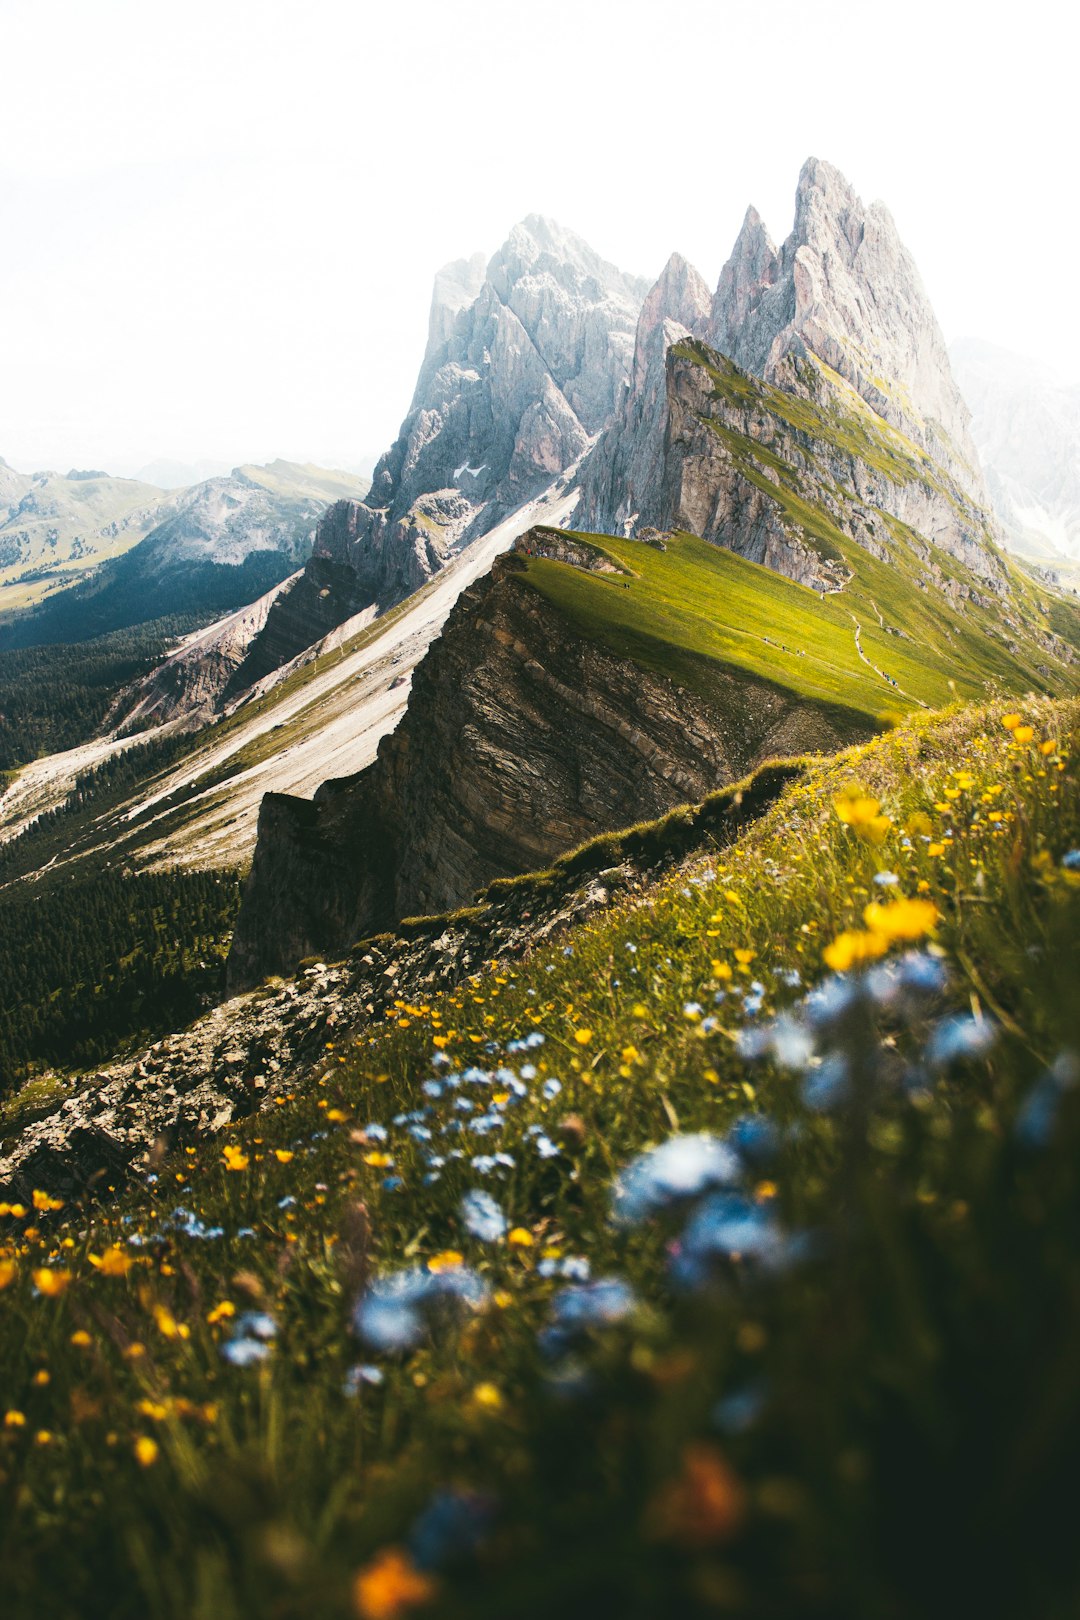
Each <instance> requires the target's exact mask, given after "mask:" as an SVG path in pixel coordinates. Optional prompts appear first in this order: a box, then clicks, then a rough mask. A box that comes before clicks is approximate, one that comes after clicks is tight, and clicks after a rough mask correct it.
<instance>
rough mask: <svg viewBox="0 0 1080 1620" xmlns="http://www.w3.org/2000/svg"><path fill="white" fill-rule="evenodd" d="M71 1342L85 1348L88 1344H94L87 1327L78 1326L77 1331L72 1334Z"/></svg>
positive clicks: (81, 1348) (78, 1347)
mask: <svg viewBox="0 0 1080 1620" xmlns="http://www.w3.org/2000/svg"><path fill="white" fill-rule="evenodd" d="M71 1342H72V1344H73V1345H75V1346H76V1348H77V1349H79V1350H85V1349H86V1347H87V1345H90V1344H93V1342H94V1341H93V1339H91V1337H90V1335H89V1333H87V1331H86V1329H85V1328H76V1329H75V1332H74V1333H73V1334H72V1335H71Z"/></svg>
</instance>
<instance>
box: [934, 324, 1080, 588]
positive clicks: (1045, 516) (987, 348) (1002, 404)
mask: <svg viewBox="0 0 1080 1620" xmlns="http://www.w3.org/2000/svg"><path fill="white" fill-rule="evenodd" d="M951 355H952V362H953V367H954V369H955V371H956V376H957V380H958V381H959V383H960V387H961V389H962V390H963V393H964V396H965V398H966V399H967V402H968V404H969V405H970V407H971V410H972V413H973V420H972V431H973V433H974V437H975V443H976V445H977V446H978V450H979V454H980V456H981V457H982V461H983V465H984V467H985V468H986V474H987V482H988V484H989V487H990V493H991V496H992V498H993V502H994V506H995V509H996V510H997V513H998V515H999V516H1000V518H1001V521H1002V523H1003V524H1004V526H1005V528H1006V530H1007V532H1008V534H1009V538H1010V540H1011V542H1012V544H1013V545H1014V547H1015V548H1016V550H1018V551H1020V552H1022V553H1023V554H1024V555H1025V556H1028V557H1032V558H1034V559H1036V560H1037V561H1040V562H1043V563H1047V564H1049V565H1051V566H1054V565H1055V564H1060V563H1066V564H1068V563H1072V564H1076V563H1080V386H1078V385H1076V384H1073V385H1072V386H1069V385H1067V384H1064V383H1062V382H1061V380H1060V378H1058V377H1057V376H1055V374H1054V372H1053V371H1051V369H1050V368H1049V366H1045V365H1040V364H1039V362H1038V361H1035V360H1028V359H1025V358H1024V357H1023V356H1021V355H1018V354H1011V353H1009V351H1008V350H1007V349H1001V348H998V347H997V346H996V345H995V344H993V343H985V342H982V341H981V340H980V339H978V338H961V339H960V340H959V341H958V342H956V343H954V344H953V346H952V349H951Z"/></svg>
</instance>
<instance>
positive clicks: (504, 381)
mask: <svg viewBox="0 0 1080 1620" xmlns="http://www.w3.org/2000/svg"><path fill="white" fill-rule="evenodd" d="M647 291H648V283H647V281H643V280H640V279H638V278H637V277H634V276H629V275H626V274H625V273H624V272H623V271H621V270H619V269H617V268H616V266H615V265H612V264H609V263H607V262H606V260H604V259H602V258H601V257H600V255H599V254H598V253H596V252H594V250H593V249H592V248H591V247H590V246H589V245H588V243H587V242H584V241H583V240H582V239H581V237H579V236H576V235H575V234H574V233H573V232H572V231H569V230H566V229H565V228H564V227H563V226H561V225H557V224H555V223H554V222H553V221H552V220H549V219H545V218H543V217H542V216H541V215H539V214H530V215H529V216H528V217H527V218H526V219H524V220H522V221H521V223H520V224H518V225H515V226H514V228H513V229H512V231H511V232H510V235H509V236H508V237H507V239H506V241H505V242H504V243H503V245H502V247H500V248H499V250H498V252H497V253H496V254H495V255H494V256H493V258H492V259H491V260H490V261H489V263H488V264H487V266H486V268H485V269H484V270H483V271H481V265H480V261H479V260H478V259H477V258H475V257H474V258H472V259H459V260H456V261H454V262H453V263H452V264H449V265H446V266H445V267H444V268H443V269H442V270H440V271H439V273H438V275H437V276H436V278H435V288H434V294H433V298H432V304H431V313H430V317H429V322H428V344H427V350H426V353H425V356H424V361H423V364H422V366H421V369H420V374H419V377H418V379H417V384H416V390H415V393H414V395H413V402H412V406H411V408H410V410H409V414H408V415H407V416H406V418H405V420H404V422H403V423H402V424H401V428H400V430H399V433H398V437H397V439H396V440H395V441H394V443H393V444H392V445H391V447H390V449H389V450H388V451H387V452H386V454H385V455H384V456H382V457H381V459H380V461H379V463H378V465H377V466H376V468H375V472H374V474H373V476H372V482H371V489H370V492H369V494H368V496H367V498H366V499H365V500H364V501H351V502H346V503H341V504H339V505H338V506H336V507H334V508H333V509H332V510H331V511H330V512H329V513H328V514H327V517H326V520H325V521H324V523H323V524H322V526H321V527H320V530H319V533H318V535H317V536H316V541H315V548H314V553H313V556H312V560H311V563H310V564H309V566H308V569H307V570H306V572H305V574H304V576H303V577H302V578H301V579H300V580H299V581H298V582H297V584H296V585H295V586H294V587H293V588H292V589H291V590H289V591H287V592H285V593H284V594H283V595H282V596H281V598H280V599H279V600H278V602H276V603H275V605H274V608H273V610H272V613H271V617H270V620H269V621H268V622H267V626H266V629H265V632H264V640H265V642H266V644H267V645H268V646H270V645H272V647H273V649H274V652H273V657H274V659H275V660H278V661H280V658H281V655H282V653H283V651H286V650H287V651H288V655H289V656H292V655H294V654H295V653H298V652H300V651H301V650H302V649H303V648H304V647H306V646H307V645H308V643H309V642H310V641H311V640H312V637H313V635H314V634H323V633H325V631H326V630H328V629H329V628H330V627H331V625H332V624H338V623H341V622H342V621H343V620H344V619H346V618H348V617H350V616H351V615H353V614H355V613H357V612H359V611H360V610H361V609H362V608H365V607H368V606H370V605H372V604H377V605H378V606H379V607H380V608H386V607H390V606H392V605H393V604H394V603H396V602H399V601H401V600H402V599H403V598H404V597H405V596H408V595H409V593H410V592H411V591H414V590H416V589H418V587H420V586H421V585H423V584H424V583H425V582H426V581H427V580H428V579H430V578H431V577H432V575H433V574H435V573H437V572H438V571H439V570H440V569H441V568H442V567H443V565H444V564H445V563H446V561H447V560H448V558H449V557H450V556H451V555H452V554H453V553H454V552H456V551H458V550H459V549H460V548H461V547H462V546H464V545H466V544H468V543H469V542H470V541H472V540H475V539H477V538H478V537H479V536H480V535H482V534H485V533H487V532H488V531H489V530H491V529H492V528H494V527H495V525H496V524H497V523H499V522H500V521H501V520H502V519H503V518H505V517H506V516H507V515H508V514H510V513H511V512H513V511H515V510H516V509H517V508H519V507H521V506H522V505H523V504H524V503H525V502H527V501H529V500H530V499H531V498H532V497H534V496H536V495H538V494H540V493H541V492H542V491H543V490H545V489H546V488H548V487H549V486H550V485H551V483H552V482H553V480H555V479H558V478H559V477H561V476H562V475H564V474H565V473H566V472H567V471H568V470H569V469H570V468H571V467H572V466H574V464H575V463H576V462H578V461H579V460H580V459H581V457H582V455H583V454H584V453H585V451H586V450H587V449H588V448H589V445H590V443H591V441H592V438H593V437H594V435H595V434H596V433H597V432H598V431H599V430H600V428H602V427H603V425H604V423H605V422H606V421H607V420H608V419H609V417H610V416H611V413H612V411H613V409H614V407H615V403H616V401H617V400H618V399H619V397H620V396H621V394H622V392H623V389H624V384H625V383H626V381H627V379H628V377H629V373H630V364H631V359H632V354H633V344H634V326H635V322H636V320H637V316H638V311H639V309H640V307H641V303H642V300H643V298H644V297H645V294H646V292H647ZM523 526H524V525H523ZM265 665H266V659H265V658H264V657H262V656H261V650H260V649H259V648H256V649H254V651H253V663H252V666H251V667H252V669H258V671H259V673H260V674H261V673H265Z"/></svg>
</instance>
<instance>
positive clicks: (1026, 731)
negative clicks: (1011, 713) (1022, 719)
mask: <svg viewBox="0 0 1080 1620" xmlns="http://www.w3.org/2000/svg"><path fill="white" fill-rule="evenodd" d="M1034 735H1035V727H1034V726H1017V728H1016V730H1015V731H1014V732H1013V736H1014V737H1015V738H1016V741H1017V742H1018V743H1029V742H1030V741H1031V739H1032V737H1034Z"/></svg>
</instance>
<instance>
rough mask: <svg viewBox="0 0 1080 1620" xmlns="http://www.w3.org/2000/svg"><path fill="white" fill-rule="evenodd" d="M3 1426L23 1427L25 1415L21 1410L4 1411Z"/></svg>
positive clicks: (9, 1427) (11, 1427)
mask: <svg viewBox="0 0 1080 1620" xmlns="http://www.w3.org/2000/svg"><path fill="white" fill-rule="evenodd" d="M4 1426H5V1428H8V1429H25V1427H26V1417H25V1415H24V1413H22V1412H5V1413H4Z"/></svg>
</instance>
